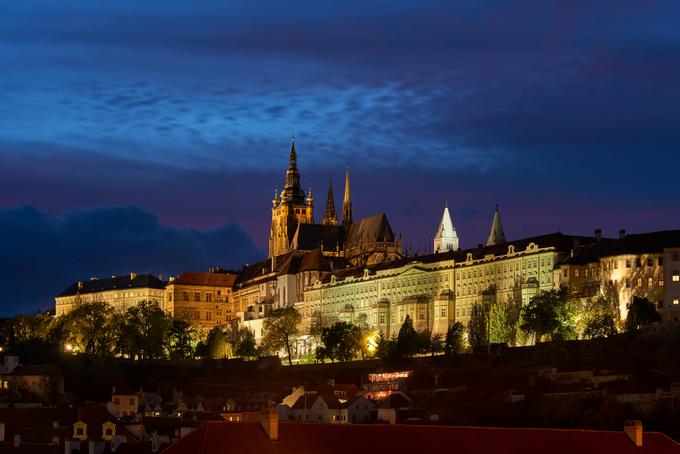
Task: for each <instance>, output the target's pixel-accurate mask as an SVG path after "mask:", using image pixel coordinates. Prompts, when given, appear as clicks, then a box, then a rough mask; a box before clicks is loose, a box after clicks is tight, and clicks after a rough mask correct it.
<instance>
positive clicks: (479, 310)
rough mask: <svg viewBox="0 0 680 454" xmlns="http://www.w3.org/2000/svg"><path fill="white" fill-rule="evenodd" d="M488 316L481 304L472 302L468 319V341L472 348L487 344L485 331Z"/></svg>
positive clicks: (487, 337)
mask: <svg viewBox="0 0 680 454" xmlns="http://www.w3.org/2000/svg"><path fill="white" fill-rule="evenodd" d="M487 324H488V318H487V315H486V313H485V312H484V308H483V307H482V305H481V304H473V305H472V310H471V311H470V321H469V322H468V326H467V331H468V342H469V343H470V346H471V347H472V348H473V349H474V348H476V347H479V346H481V345H488V344H489V333H488V332H487Z"/></svg>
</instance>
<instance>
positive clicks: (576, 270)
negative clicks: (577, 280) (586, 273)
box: [574, 268, 579, 277]
mask: <svg viewBox="0 0 680 454" xmlns="http://www.w3.org/2000/svg"><path fill="white" fill-rule="evenodd" d="M578 276H579V269H578V268H575V269H574V277H578Z"/></svg>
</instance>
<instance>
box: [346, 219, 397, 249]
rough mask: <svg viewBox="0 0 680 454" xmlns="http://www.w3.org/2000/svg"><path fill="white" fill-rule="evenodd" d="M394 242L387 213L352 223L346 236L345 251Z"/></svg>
mask: <svg viewBox="0 0 680 454" xmlns="http://www.w3.org/2000/svg"><path fill="white" fill-rule="evenodd" d="M392 241H394V233H393V232H392V227H390V223H389V222H388V221H387V216H385V213H379V214H376V215H374V216H371V217H368V218H364V219H360V220H359V221H357V222H354V223H352V224H351V225H350V226H349V228H348V229H347V233H346V234H345V249H350V248H353V247H358V246H361V245H362V244H365V243H386V242H392Z"/></svg>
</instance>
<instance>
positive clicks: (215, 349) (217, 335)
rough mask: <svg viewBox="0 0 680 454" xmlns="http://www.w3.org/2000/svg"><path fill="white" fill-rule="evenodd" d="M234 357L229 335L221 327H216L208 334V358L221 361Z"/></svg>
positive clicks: (206, 343)
mask: <svg viewBox="0 0 680 454" xmlns="http://www.w3.org/2000/svg"><path fill="white" fill-rule="evenodd" d="M231 355H232V348H231V343H230V339H229V338H228V336H227V334H226V333H225V332H224V330H222V328H220V327H219V326H216V327H214V328H213V329H211V330H210V331H209V332H208V336H207V338H206V341H205V354H204V356H205V357H206V358H210V359H220V358H228V357H230V356H231Z"/></svg>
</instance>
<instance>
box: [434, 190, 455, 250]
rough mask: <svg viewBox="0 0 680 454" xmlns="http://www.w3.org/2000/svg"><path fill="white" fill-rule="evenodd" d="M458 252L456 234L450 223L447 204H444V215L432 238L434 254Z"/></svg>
mask: <svg viewBox="0 0 680 454" xmlns="http://www.w3.org/2000/svg"><path fill="white" fill-rule="evenodd" d="M456 250H458V234H457V233H456V228H455V227H454V226H453V222H452V221H451V214H450V213H449V206H448V203H446V202H444V214H442V220H441V221H440V222H439V228H438V229H437V233H436V234H435V236H434V252H446V251H456Z"/></svg>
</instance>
